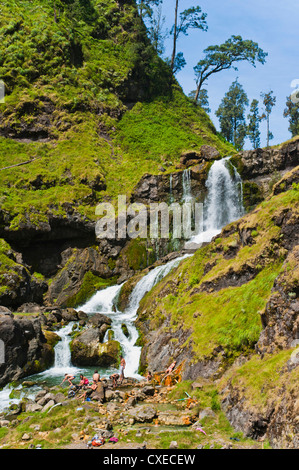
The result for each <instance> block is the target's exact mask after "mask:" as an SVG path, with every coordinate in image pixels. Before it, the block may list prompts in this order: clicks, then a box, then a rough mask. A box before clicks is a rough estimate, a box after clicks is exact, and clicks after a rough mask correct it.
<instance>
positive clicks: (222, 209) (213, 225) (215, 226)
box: [190, 157, 244, 244]
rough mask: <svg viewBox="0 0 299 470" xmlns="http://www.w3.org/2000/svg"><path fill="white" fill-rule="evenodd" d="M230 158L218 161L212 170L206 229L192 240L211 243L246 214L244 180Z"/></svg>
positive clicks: (205, 208) (207, 200)
mask: <svg viewBox="0 0 299 470" xmlns="http://www.w3.org/2000/svg"><path fill="white" fill-rule="evenodd" d="M229 158H230V157H226V158H223V159H222V160H216V161H215V162H214V163H213V165H212V166H211V168H210V171H209V175H208V179H207V181H206V187H207V190H208V193H207V198H206V200H205V202H204V229H203V231H202V232H200V233H199V234H197V235H195V236H194V237H192V239H191V240H190V241H191V242H193V243H198V244H200V243H202V242H209V241H211V239H212V238H213V237H214V236H216V235H217V234H218V233H220V232H221V230H222V228H223V227H224V226H225V225H227V224H229V223H231V222H233V221H234V220H237V219H239V218H240V217H242V215H243V214H244V208H243V202H242V201H243V194H242V180H241V177H240V175H239V173H238V172H237V170H236V169H235V167H234V166H233V165H230V166H229ZM232 173H233V174H232Z"/></svg>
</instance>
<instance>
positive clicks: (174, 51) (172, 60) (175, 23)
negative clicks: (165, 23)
mask: <svg viewBox="0 0 299 470" xmlns="http://www.w3.org/2000/svg"><path fill="white" fill-rule="evenodd" d="M178 6H179V0H176V2H175V14H174V30H173V49H172V57H171V64H170V66H171V70H172V71H173V67H174V60H175V54H176V41H177V37H176V35H177V24H178Z"/></svg>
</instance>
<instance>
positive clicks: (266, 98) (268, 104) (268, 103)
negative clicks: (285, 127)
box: [260, 90, 276, 147]
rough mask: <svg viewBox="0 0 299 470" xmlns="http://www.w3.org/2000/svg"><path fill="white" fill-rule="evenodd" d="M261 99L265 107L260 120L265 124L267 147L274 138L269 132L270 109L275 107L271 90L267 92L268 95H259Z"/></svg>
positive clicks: (274, 98) (274, 99)
mask: <svg viewBox="0 0 299 470" xmlns="http://www.w3.org/2000/svg"><path fill="white" fill-rule="evenodd" d="M261 97H262V98H263V105H264V106H265V111H264V113H263V114H262V115H261V117H260V120H261V121H262V120H264V119H265V120H266V122H267V147H269V141H270V140H272V139H273V138H274V136H273V134H272V132H271V131H270V114H271V112H272V108H273V107H274V106H275V103H276V97H275V96H273V90H271V91H269V92H268V93H261Z"/></svg>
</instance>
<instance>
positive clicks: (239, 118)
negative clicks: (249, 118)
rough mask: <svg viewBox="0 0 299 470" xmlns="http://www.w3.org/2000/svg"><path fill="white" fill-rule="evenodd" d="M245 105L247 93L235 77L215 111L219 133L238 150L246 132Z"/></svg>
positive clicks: (242, 143)
mask: <svg viewBox="0 0 299 470" xmlns="http://www.w3.org/2000/svg"><path fill="white" fill-rule="evenodd" d="M246 106H248V98H247V94H246V93H245V91H244V89H243V87H242V85H241V84H240V83H239V82H238V79H236V80H235V81H234V82H233V83H232V85H231V86H230V88H229V90H228V92H227V93H226V94H225V96H224V98H223V100H222V101H221V104H220V106H219V108H218V109H217V111H216V112H215V114H216V116H217V117H218V118H219V123H220V128H221V133H222V134H223V135H224V137H225V138H226V140H228V141H229V142H231V143H232V144H233V145H234V146H235V147H236V148H237V149H238V150H241V149H242V148H243V145H244V140H245V137H246V132H247V128H246V121H245V116H244V113H245V107H246Z"/></svg>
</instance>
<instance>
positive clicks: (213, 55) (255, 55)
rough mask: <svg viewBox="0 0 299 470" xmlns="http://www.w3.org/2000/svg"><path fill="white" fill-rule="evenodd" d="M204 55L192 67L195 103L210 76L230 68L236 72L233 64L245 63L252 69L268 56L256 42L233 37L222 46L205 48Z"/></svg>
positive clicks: (262, 62) (263, 61)
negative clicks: (194, 78)
mask: <svg viewBox="0 0 299 470" xmlns="http://www.w3.org/2000/svg"><path fill="white" fill-rule="evenodd" d="M204 54H205V57H204V58H203V59H201V60H200V61H199V62H198V63H197V65H196V66H195V67H194V71H195V74H196V84H197V90H196V94H195V101H197V98H198V94H199V92H200V89H201V87H202V85H203V83H204V82H205V81H206V80H207V79H208V78H209V77H210V76H211V75H212V74H215V73H218V72H221V71H222V70H228V69H230V68H233V69H234V70H238V69H237V67H236V66H235V65H234V64H235V63H236V62H241V61H247V62H249V63H250V64H251V65H253V66H254V67H255V66H256V62H260V63H261V64H264V63H265V61H266V56H267V55H268V54H267V53H266V52H264V51H263V50H262V49H261V48H260V47H259V46H258V44H257V43H256V42H253V41H252V40H249V39H242V37H241V36H234V35H233V36H231V37H230V38H229V39H227V41H225V42H224V43H223V44H220V45H215V46H209V47H207V48H206V49H205V50H204Z"/></svg>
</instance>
